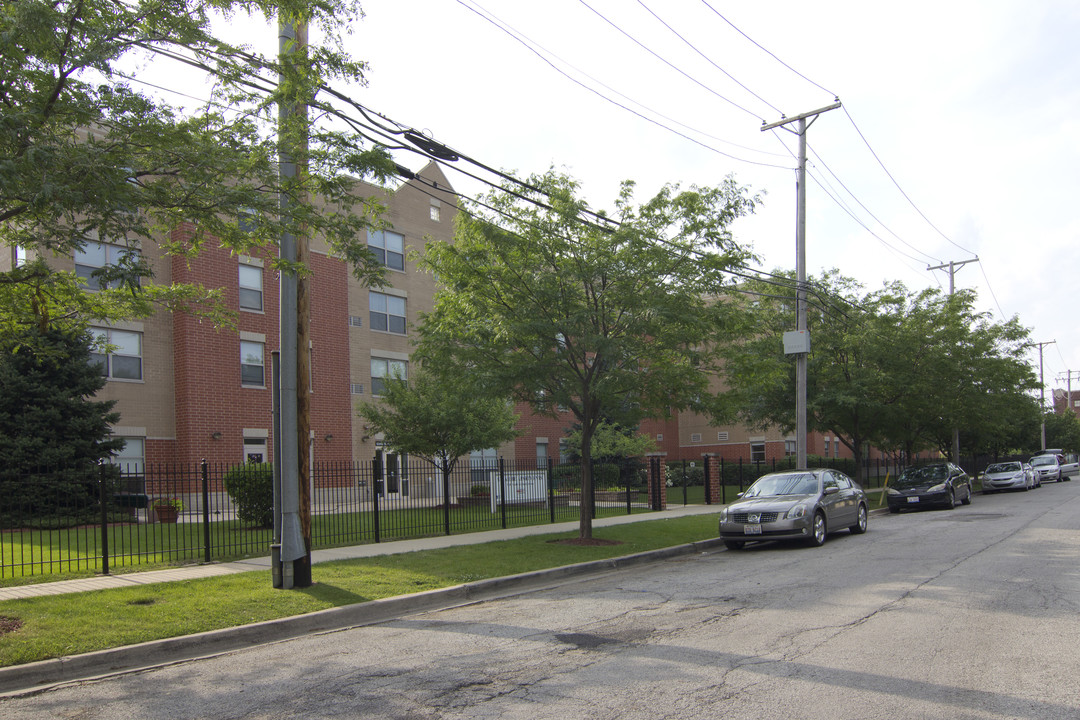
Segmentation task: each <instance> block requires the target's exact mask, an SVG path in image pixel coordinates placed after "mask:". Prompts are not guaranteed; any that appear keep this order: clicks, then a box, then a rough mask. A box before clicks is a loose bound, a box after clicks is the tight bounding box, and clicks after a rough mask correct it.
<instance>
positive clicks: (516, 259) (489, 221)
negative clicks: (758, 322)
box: [419, 171, 758, 538]
mask: <svg viewBox="0 0 1080 720" xmlns="http://www.w3.org/2000/svg"><path fill="white" fill-rule="evenodd" d="M527 185H528V186H530V187H532V188H535V189H536V190H538V191H539V192H538V193H537V195H535V196H532V197H526V195H525V194H524V193H523V192H522V191H521V188H520V187H516V186H509V185H508V186H507V187H504V188H501V189H498V190H495V191H492V192H491V193H489V195H488V196H487V197H485V198H484V204H485V206H486V207H489V208H491V214H490V215H487V216H485V215H483V214H482V213H481V212H480V208H479V207H473V208H470V209H469V211H468V212H467V213H463V214H461V215H459V221H458V226H457V229H456V232H455V238H454V243H453V244H444V243H432V244H429V245H428V247H427V252H426V254H425V259H424V264H425V266H426V267H427V268H429V269H430V270H432V271H433V272H434V273H436V275H437V276H438V278H439V280H440V282H441V285H442V286H441V289H440V290H439V291H438V292H437V294H436V297H435V303H434V309H433V310H432V311H431V312H430V313H428V314H427V315H426V316H424V318H423V323H422V326H421V328H420V332H421V342H420V346H419V349H420V354H421V355H422V356H423V357H425V358H429V359H433V360H435V361H436V362H437V363H438V364H439V365H440V366H442V367H446V368H451V369H454V370H456V371H457V372H460V373H470V374H472V375H474V376H475V377H477V378H478V379H479V380H480V382H482V383H483V384H484V387H485V388H487V390H488V391H490V392H493V393H495V394H496V395H498V396H500V397H501V396H506V395H511V396H513V397H514V398H516V399H518V400H520V401H524V402H527V403H529V404H530V406H531V407H532V409H533V410H534V411H536V412H538V413H540V414H545V415H550V416H555V415H556V410H557V408H560V407H562V408H566V409H568V410H569V411H570V412H572V413H573V415H574V417H575V419H576V420H577V422H578V423H579V425H580V428H581V455H582V465H583V478H582V485H583V493H582V494H583V497H584V500H583V505H582V508H581V528H580V533H581V537H583V538H589V537H591V534H592V508H591V505H590V502H591V500H590V498H591V493H590V489H591V483H592V477H591V468H590V459H591V447H592V439H593V436H594V434H595V432H596V430H597V426H598V424H599V423H600V422H601V421H610V422H615V423H618V424H621V425H625V426H633V425H636V424H637V421H638V420H639V419H641V418H643V417H648V416H654V415H660V414H664V413H666V412H668V411H669V409H674V408H687V407H694V408H697V409H701V410H708V411H712V412H714V413H719V410H720V408H719V406H718V405H717V404H716V403H714V402H713V400H714V398H715V395H714V393H713V392H712V391H711V381H712V379H713V378H714V377H715V375H716V372H717V371H718V370H719V366H718V364H717V362H716V358H715V356H714V354H713V353H712V352H711V348H712V347H713V346H715V345H716V344H717V343H719V342H722V341H723V340H724V339H725V338H726V333H727V327H728V324H727V319H726V318H727V315H728V307H729V304H727V303H723V302H718V301H717V299H718V298H719V297H720V296H721V295H722V294H723V293H724V292H726V291H727V290H728V289H729V288H730V275H727V274H726V273H725V271H726V270H728V269H730V268H731V267H732V266H733V265H737V264H739V263H741V262H743V261H744V260H745V259H746V258H747V252H746V251H745V250H744V249H742V248H741V247H739V246H738V245H737V244H736V243H735V242H734V240H733V239H732V236H731V234H730V230H729V225H730V223H731V222H732V221H733V220H734V219H735V218H737V217H739V216H741V215H743V214H746V213H749V212H752V211H753V209H754V207H755V205H756V204H757V202H758V200H757V198H755V197H750V196H749V195H748V192H747V191H746V190H745V189H744V188H740V187H738V186H737V185H736V184H735V182H734V180H732V179H730V178H729V179H728V180H727V181H725V182H724V183H723V184H722V185H720V186H719V187H716V188H698V187H692V188H690V189H687V190H680V189H679V188H678V187H677V186H667V187H664V188H663V189H662V190H661V191H660V192H659V193H657V195H656V196H654V197H653V198H652V199H650V200H648V201H647V202H645V203H644V204H642V205H635V204H634V203H633V196H632V191H633V183H629V182H628V183H624V185H623V187H622V191H621V193H620V195H619V197H618V199H617V200H616V212H615V214H614V216H613V217H611V218H608V217H607V216H606V215H603V214H599V213H595V212H593V211H591V210H590V208H589V207H588V205H587V204H586V203H585V202H584V201H583V200H582V199H581V198H580V197H579V196H578V194H577V193H578V187H577V184H576V183H575V182H574V181H573V180H571V179H570V178H568V177H565V176H562V175H559V174H557V173H555V172H554V171H549V172H548V173H546V174H544V175H543V176H534V177H531V178H529V179H528V180H527Z"/></svg>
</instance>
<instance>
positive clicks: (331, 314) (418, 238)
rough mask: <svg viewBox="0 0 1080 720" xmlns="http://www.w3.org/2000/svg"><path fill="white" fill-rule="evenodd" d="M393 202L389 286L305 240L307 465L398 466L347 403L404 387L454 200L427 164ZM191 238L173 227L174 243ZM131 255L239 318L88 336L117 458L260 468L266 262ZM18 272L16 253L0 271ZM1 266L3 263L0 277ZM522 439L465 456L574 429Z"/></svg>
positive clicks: (669, 438)
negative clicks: (391, 386) (432, 251)
mask: <svg viewBox="0 0 1080 720" xmlns="http://www.w3.org/2000/svg"><path fill="white" fill-rule="evenodd" d="M417 176H418V179H417V180H410V181H409V182H406V183H404V184H403V185H401V186H400V187H398V188H397V189H395V190H392V191H391V190H387V189H384V188H380V187H376V186H374V185H369V184H366V183H361V184H360V185H359V189H358V192H360V193H362V194H364V195H367V196H379V197H380V198H381V200H382V201H383V202H384V204H385V205H386V208H387V211H386V215H385V217H386V219H387V221H388V222H389V224H390V226H391V229H389V230H387V231H385V232H371V233H369V235H368V244H369V246H370V247H371V248H372V249H373V250H374V251H375V252H376V254H377V255H378V256H379V258H380V259H381V260H382V261H383V262H384V264H385V265H386V266H387V268H388V276H389V277H388V282H389V284H388V285H387V286H386V287H384V288H380V289H368V288H367V287H364V286H363V285H361V284H360V283H359V282H358V281H357V280H356V279H355V278H354V277H353V276H352V274H351V272H350V269H349V267H348V266H347V265H346V264H345V263H344V262H342V261H341V260H339V259H336V258H334V257H332V256H331V255H330V254H329V253H328V251H327V248H326V247H325V246H321V245H320V244H319V242H318V241H313V242H312V247H311V265H312V270H313V275H312V278H311V282H310V288H311V321H310V322H311V337H312V341H311V355H312V362H311V374H312V378H311V379H312V390H313V392H312V398H311V412H312V418H311V427H312V433H311V438H310V442H311V449H312V453H311V457H312V460H313V461H314V462H324V461H330V462H335V461H360V460H370V459H371V458H372V457H374V456H375V455H376V453H380V454H383V455H384V456H385V459H386V460H387V462H388V464H390V463H397V462H400V459H399V458H397V456H396V454H395V453H394V452H393V448H387V447H384V445H383V443H382V441H381V438H380V437H379V436H378V435H376V434H375V433H373V432H372V431H371V429H370V428H369V427H368V426H366V425H365V424H364V421H363V419H362V418H359V417H357V415H356V410H355V401H356V400H358V399H363V398H369V397H372V396H377V395H378V394H379V387H380V385H381V383H382V382H383V378H385V377H388V376H390V375H391V374H392V373H393V372H395V371H401V372H403V373H404V374H405V376H406V377H407V376H408V372H409V361H410V351H411V347H412V341H413V340H414V336H415V329H414V328H415V325H416V324H417V323H418V321H419V314H420V313H421V312H423V311H425V310H429V309H430V308H431V307H432V303H433V296H434V292H435V279H434V278H433V276H432V275H430V274H428V273H425V272H421V271H419V270H418V269H417V267H416V264H415V261H414V260H413V259H411V258H410V252H411V251H419V250H422V249H423V247H424V244H425V242H427V240H428V239H432V240H444V241H450V240H451V239H452V237H453V218H454V214H455V212H456V211H455V210H454V198H453V195H452V188H451V187H450V184H449V183H448V182H447V179H446V177H445V176H444V174H443V173H442V171H441V170H440V168H439V167H438V166H437V165H436V164H434V163H431V164H429V165H428V166H427V167H425V168H424V169H423V170H422V171H420V172H419V173H417ZM190 232H192V228H191V227H188V226H180V227H178V228H176V229H175V230H174V231H173V233H174V238H173V239H179V237H180V236H183V234H185V233H190ZM122 251H123V248H121V247H119V246H115V245H110V244H107V243H101V244H98V245H96V246H88V247H87V248H86V249H85V250H84V251H82V252H80V253H77V254H76V256H75V257H69V258H58V259H55V261H54V265H55V266H56V267H57V268H59V269H63V270H75V271H76V272H77V273H78V274H80V275H82V276H83V277H86V278H88V279H89V276H90V273H91V272H92V271H93V270H94V269H95V268H96V267H100V266H102V265H103V264H106V263H109V262H110V261H111V260H113V259H114V258H115V257H116V256H117V254H118V253H120V252H122ZM139 251H140V252H141V253H142V254H143V256H144V257H145V258H146V259H147V260H148V261H149V263H150V265H151V267H152V269H153V272H154V275H155V279H156V280H157V282H160V283H170V282H181V283H198V284H201V285H203V286H205V287H209V288H221V289H222V290H223V292H224V297H225V300H224V302H225V304H226V306H227V307H228V308H229V309H231V310H233V311H235V312H236V313H237V317H238V320H237V327H236V328H235V329H222V328H216V327H214V326H213V325H212V324H210V323H207V322H205V321H201V320H199V319H198V318H195V317H193V316H192V315H188V314H185V313H175V314H170V313H166V312H159V313H157V314H155V315H153V316H151V317H148V318H145V319H141V320H135V321H128V322H119V323H112V324H100V323H99V324H96V325H94V328H93V330H94V332H95V333H97V334H99V335H102V336H105V337H107V339H108V341H109V343H110V344H111V345H114V346H115V350H114V351H113V352H111V353H110V354H109V355H108V356H101V357H100V359H101V361H102V364H103V367H104V369H105V374H106V376H107V378H108V382H107V384H106V387H105V388H104V389H103V390H102V391H101V393H100V397H101V398H103V399H114V400H116V401H117V405H116V409H117V410H118V411H119V412H120V414H121V421H120V424H118V425H117V426H115V427H114V428H113V433H114V435H115V436H118V437H123V438H124V439H125V440H126V441H127V442H126V447H125V449H124V451H123V452H122V453H121V457H120V460H123V461H125V462H128V463H140V464H141V463H152V464H159V463H183V464H186V463H192V462H197V461H199V460H201V459H206V460H208V461H210V462H214V463H223V464H233V463H238V462H241V461H244V460H249V459H250V460H269V458H270V447H271V442H272V437H271V413H270V410H271V389H270V372H271V371H270V357H271V352H272V351H274V350H276V349H277V348H278V308H279V304H278V303H279V285H278V278H277V277H276V275H275V273H274V271H273V270H272V269H271V268H270V258H269V257H257V256H256V257H248V256H239V257H238V256H236V255H233V254H231V253H229V252H228V251H225V250H222V249H219V248H210V247H207V249H206V250H204V251H203V252H202V253H201V254H200V255H199V256H198V257H197V258H195V259H193V260H190V261H189V260H187V259H184V258H175V257H166V256H163V255H162V254H161V253H160V251H159V249H158V248H157V247H156V246H155V245H153V244H148V245H147V246H146V247H142V248H140V249H139ZM15 262H17V252H16V250H15V249H12V251H11V253H10V256H9V257H6V258H5V257H0V264H2V265H8V264H9V263H15ZM9 266H10V265H9ZM517 412H518V413H519V414H520V415H521V420H520V421H519V429H520V430H521V431H522V435H521V436H520V437H518V438H517V439H516V440H514V441H511V442H510V443H507V445H506V446H504V447H501V448H493V449H491V450H489V451H487V452H484V453H477V454H476V458H477V459H480V460H484V459H490V458H493V457H495V456H505V457H512V458H515V459H517V460H523V461H528V460H532V459H534V458H538V457H552V458H558V457H559V455H560V454H561V451H560V450H561V443H560V441H561V440H562V439H563V438H564V436H565V435H566V434H567V432H568V428H569V427H570V426H571V425H572V423H573V417H572V416H571V415H569V414H565V415H564V416H562V417H560V418H558V419H551V418H546V417H538V416H534V415H532V414H531V413H530V412H529V411H528V408H527V407H526V406H519V407H518V408H517ZM641 429H642V432H644V433H646V434H647V435H649V436H651V437H653V438H655V440H656V443H657V446H658V448H659V450H660V451H661V452H663V453H665V454H666V456H667V458H668V459H669V460H681V459H687V460H699V459H700V458H701V457H702V455H703V454H704V453H715V454H718V455H719V456H720V457H723V458H724V459H725V460H729V461H734V460H738V459H740V458H741V459H742V460H743V461H752V460H762V461H770V460H772V459H774V458H781V457H783V456H785V455H788V454H794V438H793V437H790V436H789V437H785V436H783V435H781V434H780V433H778V432H775V431H772V432H765V433H763V432H760V431H751V430H748V429H747V428H743V427H738V426H733V427H716V426H713V425H710V424H709V421H708V419H707V418H704V417H701V416H697V415H694V414H692V413H681V414H675V415H673V416H672V417H671V418H670V419H658V420H649V421H646V422H645V423H643V424H642V428H641ZM808 451H809V452H810V453H811V454H816V455H823V456H827V457H850V456H851V454H850V452H849V451H848V450H847V449H846V448H842V446H841V444H840V443H839V442H838V441H837V439H836V438H835V437H828V436H821V435H814V436H812V437H810V438H809V439H808Z"/></svg>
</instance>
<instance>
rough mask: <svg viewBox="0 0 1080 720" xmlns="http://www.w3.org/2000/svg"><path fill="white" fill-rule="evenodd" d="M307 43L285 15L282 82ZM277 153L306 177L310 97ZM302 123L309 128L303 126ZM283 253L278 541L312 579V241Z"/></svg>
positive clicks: (289, 173)
mask: <svg viewBox="0 0 1080 720" xmlns="http://www.w3.org/2000/svg"><path fill="white" fill-rule="evenodd" d="M306 44H307V25H306V23H304V22H301V21H297V22H282V23H281V25H280V27H279V36H278V48H279V55H280V61H281V65H282V72H281V82H282V83H283V84H288V83H291V82H293V81H294V79H295V78H293V77H290V76H289V67H290V66H291V64H292V63H295V62H296V61H297V57H301V58H302V57H303V56H304V53H303V48H304V47H305V46H306ZM278 123H279V133H278V142H279V150H278V151H279V155H280V166H281V182H282V184H283V185H286V186H290V185H302V184H303V183H302V181H303V178H304V174H305V172H306V163H307V127H306V124H307V105H306V104H305V103H302V102H301V103H296V104H293V103H292V102H291V101H289V100H283V101H282V102H281V105H280V108H279V111H278ZM296 126H300V127H302V128H303V130H302V132H300V133H297V132H296V130H295V127H296ZM287 189H288V190H289V192H283V193H281V195H280V198H279V201H278V202H279V208H280V210H281V216H282V219H283V220H286V221H287V219H288V217H289V215H290V204H291V203H293V202H300V203H302V202H304V201H305V198H304V197H302V196H301V195H299V194H295V195H294V197H293V198H290V192H291V191H292V190H293V188H287ZM278 253H279V257H280V258H281V259H282V260H283V261H285V263H286V264H287V265H289V267H287V268H286V269H285V270H283V271H282V272H281V300H280V302H281V308H280V310H281V314H280V342H281V392H280V403H281V412H280V418H281V419H280V428H279V435H280V439H279V444H280V448H281V458H280V465H281V467H280V469H279V471H278V472H279V473H280V483H281V488H280V492H281V509H280V513H281V517H280V530H281V537H280V549H279V554H280V555H279V557H280V563H281V573H280V575H281V577H282V587H285V588H291V587H309V586H310V585H311V493H310V469H309V468H310V447H311V445H310V435H311V430H310V425H311V423H310V405H309V397H310V394H311V388H310V367H311V361H310V357H311V356H310V344H311V341H310V330H309V321H308V315H309V300H308V284H307V279H306V278H305V277H304V276H303V274H302V273H298V272H296V271H295V268H296V267H298V265H297V263H300V265H299V267H301V268H306V267H307V265H308V259H309V257H308V256H309V250H308V242H307V238H306V237H305V233H304V232H303V231H301V232H299V233H297V234H295V235H294V234H293V233H291V232H289V231H285V232H283V233H282V236H281V245H280V248H279V251H278Z"/></svg>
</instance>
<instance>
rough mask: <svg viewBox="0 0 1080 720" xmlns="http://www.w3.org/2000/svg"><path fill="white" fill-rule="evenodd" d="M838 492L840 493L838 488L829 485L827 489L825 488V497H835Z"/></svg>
mask: <svg viewBox="0 0 1080 720" xmlns="http://www.w3.org/2000/svg"><path fill="white" fill-rule="evenodd" d="M838 492H840V488H838V487H836V486H835V485H830V486H829V487H827V488H825V494H826V495H835V494H836V493H838Z"/></svg>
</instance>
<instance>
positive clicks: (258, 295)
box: [237, 263, 263, 312]
mask: <svg viewBox="0 0 1080 720" xmlns="http://www.w3.org/2000/svg"><path fill="white" fill-rule="evenodd" d="M245 276H246V277H245ZM237 284H238V286H239V288H240V297H239V303H240V309H241V310H247V311H249V312H262V311H263V271H262V268H261V267H259V266H257V265H248V264H246V263H240V265H239V266H238V267H237Z"/></svg>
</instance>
